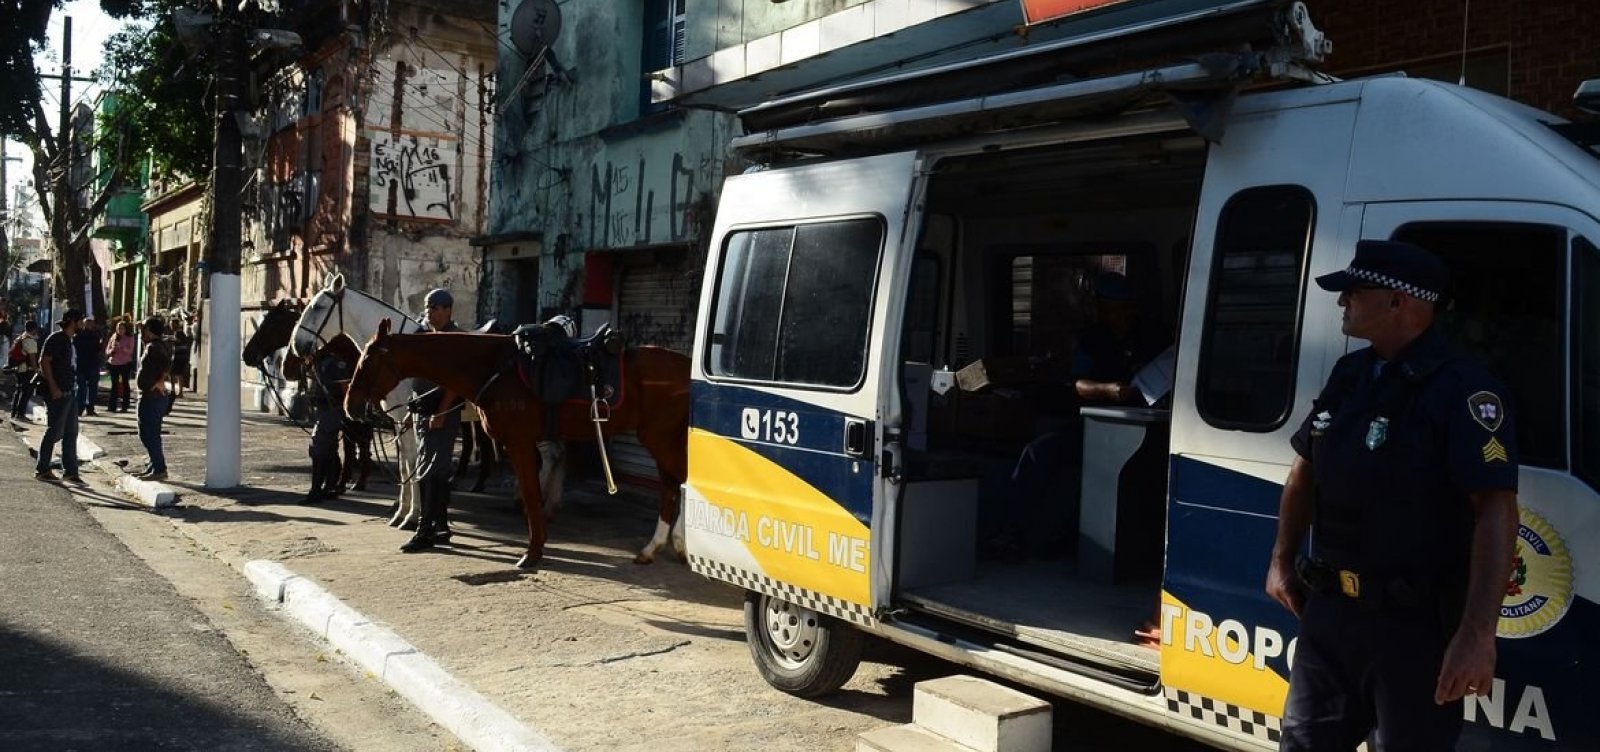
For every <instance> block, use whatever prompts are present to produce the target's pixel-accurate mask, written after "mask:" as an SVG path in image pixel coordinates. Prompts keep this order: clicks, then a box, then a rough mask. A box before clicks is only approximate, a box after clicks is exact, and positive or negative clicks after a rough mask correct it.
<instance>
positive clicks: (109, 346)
mask: <svg viewBox="0 0 1600 752" xmlns="http://www.w3.org/2000/svg"><path fill="white" fill-rule="evenodd" d="M138 346H139V340H138V338H137V337H134V336H133V326H132V325H131V324H129V323H128V322H127V321H118V322H117V330H116V333H114V334H112V335H111V339H110V341H108V342H106V351H105V353H106V370H107V371H110V372H111V394H109V395H107V397H106V410H107V411H108V412H113V413H114V412H124V413H125V412H127V411H128V408H129V407H131V406H132V405H133V389H132V388H131V386H130V385H129V383H128V382H129V380H131V379H132V378H133V368H134V362H133V356H134V354H135V352H136V350H137V348H138ZM119 395H120V397H121V399H120V400H119V399H118V397H119ZM119 401H120V402H121V403H122V407H121V408H120V409H119V408H118V407H117V403H118V402H119Z"/></svg>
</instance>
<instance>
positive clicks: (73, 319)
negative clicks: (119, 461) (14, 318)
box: [33, 308, 83, 483]
mask: <svg viewBox="0 0 1600 752" xmlns="http://www.w3.org/2000/svg"><path fill="white" fill-rule="evenodd" d="M81 321H83V311H80V310H78V309H76V308H69V309H67V312H66V313H64V314H62V315H61V324H60V326H61V329H60V331H57V332H55V333H53V334H51V335H50V336H49V337H46V338H45V340H44V346H43V347H41V348H39V378H40V379H41V381H42V382H43V384H44V387H45V394H46V395H48V396H49V398H50V401H49V402H46V403H45V426H46V427H45V430H44V438H42V439H40V440H39V462H38V464H37V465H35V466H34V474H33V477H35V478H37V479H39V480H48V481H54V480H66V481H69V482H72V483H82V482H83V479H82V478H79V477H78V350H77V348H75V347H73V346H72V338H73V337H76V336H77V335H78V323H79V322H81ZM56 442H60V443H61V477H60V478H57V477H56V474H55V473H52V472H50V455H51V454H53V453H54V451H55V448H56Z"/></svg>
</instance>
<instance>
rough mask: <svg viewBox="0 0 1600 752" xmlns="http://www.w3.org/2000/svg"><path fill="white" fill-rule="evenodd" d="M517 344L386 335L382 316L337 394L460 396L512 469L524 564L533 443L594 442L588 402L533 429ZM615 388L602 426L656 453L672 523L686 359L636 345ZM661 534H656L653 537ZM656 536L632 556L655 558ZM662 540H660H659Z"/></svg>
mask: <svg viewBox="0 0 1600 752" xmlns="http://www.w3.org/2000/svg"><path fill="white" fill-rule="evenodd" d="M515 357H516V345H515V344H514V343H513V342H512V338H511V337H510V336H509V335H504V334H465V333H457V332H435V333H430V334H390V331H389V321H388V320H387V319H386V320H384V321H383V322H382V323H381V324H380V325H379V326H378V332H377V334H375V335H373V337H372V341H371V342H369V343H367V347H366V351H365V352H364V353H362V355H361V361H360V362H359V363H357V364H356V372H355V375H354V376H352V377H351V379H350V389H349V391H348V392H347V394H346V396H345V410H346V411H347V412H354V411H357V410H360V409H363V408H364V406H365V405H366V404H367V403H368V402H370V401H371V400H374V399H377V398H378V397H379V396H381V395H384V394H387V393H388V392H389V390H391V389H393V388H394V385H395V384H397V383H399V381H400V380H401V379H404V378H408V377H419V378H422V379H426V380H428V381H431V382H433V383H435V384H438V385H439V386H440V388H442V389H446V390H448V391H450V392H451V393H454V394H456V395H459V396H462V397H465V398H466V399H468V400H471V401H472V402H473V403H474V404H476V405H477V406H478V409H479V410H480V411H481V412H482V413H483V420H484V428H485V429H486V430H487V431H488V432H489V436H491V437H493V438H494V439H496V440H498V441H500V442H501V443H503V444H504V445H505V448H506V453H507V456H508V457H509V459H510V461H511V467H512V469H513V470H514V471H515V472H516V474H517V493H518V496H519V497H520V498H521V500H522V514H523V517H525V518H527V520H528V549H527V552H526V553H524V554H523V555H522V558H521V559H520V560H518V561H517V566H518V567H520V568H523V569H529V568H532V567H533V566H534V565H535V564H537V563H538V562H539V559H541V558H542V557H543V556H544V543H545V519H544V512H543V500H542V499H541V497H540V490H539V462H540V459H539V448H538V445H539V442H540V441H541V440H546V439H550V440H566V441H594V439H595V432H594V423H593V422H592V421H591V420H590V415H589V403H588V402H587V401H583V402H565V403H562V404H561V406H560V408H559V409H560V415H559V416H558V424H559V431H560V434H561V435H560V436H550V437H545V436H541V435H540V434H541V433H542V432H543V430H544V426H545V425H546V423H545V419H544V410H545V404H544V402H543V401H542V400H541V399H540V395H539V394H538V393H537V392H535V391H534V390H533V389H531V388H529V387H528V386H526V385H524V384H523V383H522V380H521V379H520V378H519V377H518V376H517V372H516V366H515V360H514V358H515ZM623 358H624V361H623V368H622V372H623V379H624V382H623V387H622V395H621V398H620V399H619V401H617V403H616V404H615V405H613V406H612V408H611V414H610V420H609V421H607V422H605V423H602V424H601V426H602V428H603V430H604V432H605V435H606V436H607V437H610V436H612V435H614V434H619V433H627V432H629V431H632V432H634V433H636V434H637V435H638V438H639V443H640V444H642V445H644V448H645V449H646V450H648V451H649V452H650V456H651V457H653V458H655V462H656V469H657V471H658V472H659V473H660V476H661V520H660V522H659V523H658V526H657V529H658V531H659V530H660V529H661V528H662V527H663V526H664V527H666V528H669V529H670V528H671V527H672V526H673V525H674V524H675V523H676V522H677V521H678V512H679V501H680V500H679V498H678V493H679V486H680V485H681V484H682V483H683V480H684V478H685V477H686V473H687V471H688V441H689V359H688V358H687V357H685V356H683V355H680V354H678V353H675V352H672V351H671V350H666V349H663V348H659V347H638V348H632V349H629V350H627V351H626V352H625V353H624V354H623ZM661 538H662V536H661V535H659V533H658V535H657V536H656V539H661ZM656 539H652V541H651V543H650V544H649V545H647V546H646V547H645V549H644V550H643V551H640V552H639V555H638V556H637V557H636V558H635V559H634V561H635V562H637V563H640V564H648V563H650V562H651V561H652V560H653V556H654V553H655V549H657V548H659V546H658V545H657V544H656ZM662 542H663V543H664V542H665V541H664V540H663V541H662Z"/></svg>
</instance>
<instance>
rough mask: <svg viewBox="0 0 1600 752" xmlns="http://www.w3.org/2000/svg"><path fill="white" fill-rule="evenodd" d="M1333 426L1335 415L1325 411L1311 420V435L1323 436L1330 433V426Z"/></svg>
mask: <svg viewBox="0 0 1600 752" xmlns="http://www.w3.org/2000/svg"><path fill="white" fill-rule="evenodd" d="M1332 424H1333V413H1330V412H1328V411H1327V410H1323V411H1322V412H1320V413H1317V414H1316V415H1315V416H1314V417H1312V418H1311V435H1312V436H1321V435H1323V434H1325V433H1327V432H1328V426H1330V425H1332Z"/></svg>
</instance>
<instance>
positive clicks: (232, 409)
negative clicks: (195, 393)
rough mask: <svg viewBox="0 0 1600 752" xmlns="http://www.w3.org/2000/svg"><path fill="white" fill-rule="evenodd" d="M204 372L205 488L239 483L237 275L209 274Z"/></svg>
mask: <svg viewBox="0 0 1600 752" xmlns="http://www.w3.org/2000/svg"><path fill="white" fill-rule="evenodd" d="M209 313H210V315H209V316H207V317H206V328H207V329H209V330H210V346H209V347H208V348H207V352H208V353H209V355H210V357H209V358H208V361H209V363H208V365H209V366H210V369H211V370H210V372H209V373H208V374H207V375H206V488H234V487H235V486H238V485H239V480H240V478H239V457H240V455H239V426H240V418H239V413H240V399H241V398H240V391H239V385H240V381H239V369H240V360H239V359H240V354H239V350H240V347H241V346H240V340H239V336H240V335H239V275H237V274H212V275H211V310H210V311H209Z"/></svg>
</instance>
